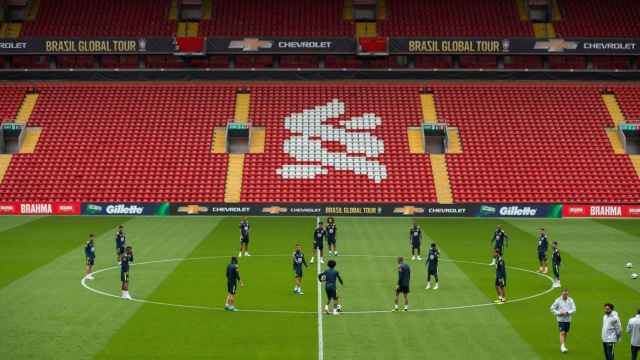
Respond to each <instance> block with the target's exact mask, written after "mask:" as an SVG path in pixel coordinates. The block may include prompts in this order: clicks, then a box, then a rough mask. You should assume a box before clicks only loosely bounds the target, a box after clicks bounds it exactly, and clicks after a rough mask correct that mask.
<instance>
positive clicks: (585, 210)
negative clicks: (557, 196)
mask: <svg viewBox="0 0 640 360" xmlns="http://www.w3.org/2000/svg"><path fill="white" fill-rule="evenodd" d="M562 217H567V218H576V217H587V218H588V217H594V218H597V217H601V218H640V205H597V204H565V205H564V206H563V208H562Z"/></svg>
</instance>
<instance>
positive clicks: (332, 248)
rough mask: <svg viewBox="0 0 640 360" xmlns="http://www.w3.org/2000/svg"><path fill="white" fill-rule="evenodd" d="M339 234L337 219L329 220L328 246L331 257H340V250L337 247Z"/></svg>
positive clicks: (330, 218) (331, 218)
mask: <svg viewBox="0 0 640 360" xmlns="http://www.w3.org/2000/svg"><path fill="white" fill-rule="evenodd" d="M337 234H338V227H337V226H336V219H334V218H333V217H329V218H327V245H329V256H338V248H337V247H336V236H337Z"/></svg>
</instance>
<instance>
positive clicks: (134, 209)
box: [106, 204, 144, 215]
mask: <svg viewBox="0 0 640 360" xmlns="http://www.w3.org/2000/svg"><path fill="white" fill-rule="evenodd" d="M106 210H107V214H109V215H142V213H143V212H144V207H142V206H138V205H125V204H117V205H108V206H107V208H106Z"/></svg>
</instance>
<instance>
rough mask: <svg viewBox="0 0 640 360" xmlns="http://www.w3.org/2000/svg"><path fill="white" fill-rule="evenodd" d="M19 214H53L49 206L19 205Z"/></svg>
mask: <svg viewBox="0 0 640 360" xmlns="http://www.w3.org/2000/svg"><path fill="white" fill-rule="evenodd" d="M20 214H23V215H43V214H45V215H46V214H53V207H52V206H51V204H20Z"/></svg>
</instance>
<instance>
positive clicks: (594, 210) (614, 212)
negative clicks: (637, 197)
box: [589, 205, 622, 217]
mask: <svg viewBox="0 0 640 360" xmlns="http://www.w3.org/2000/svg"><path fill="white" fill-rule="evenodd" d="M589 213H590V214H591V216H602V217H610V216H611V217H613V216H615V217H620V216H622V207H621V206H609V205H605V206H591V207H590V208H589Z"/></svg>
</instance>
